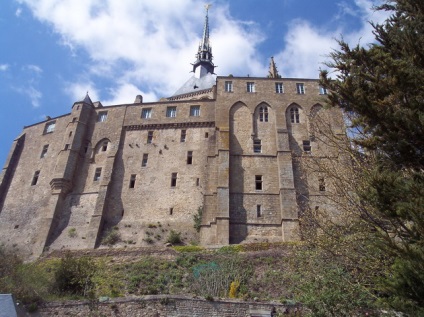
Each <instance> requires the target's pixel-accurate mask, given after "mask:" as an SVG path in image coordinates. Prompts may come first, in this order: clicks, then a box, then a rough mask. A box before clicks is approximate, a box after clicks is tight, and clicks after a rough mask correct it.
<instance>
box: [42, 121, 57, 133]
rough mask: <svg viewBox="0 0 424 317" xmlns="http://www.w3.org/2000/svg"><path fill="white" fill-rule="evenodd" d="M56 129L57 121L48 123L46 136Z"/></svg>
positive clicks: (45, 129)
mask: <svg viewBox="0 0 424 317" xmlns="http://www.w3.org/2000/svg"><path fill="white" fill-rule="evenodd" d="M55 127H56V121H50V122H48V123H46V126H45V127H44V134H46V133H52V132H53V131H54V128H55Z"/></svg>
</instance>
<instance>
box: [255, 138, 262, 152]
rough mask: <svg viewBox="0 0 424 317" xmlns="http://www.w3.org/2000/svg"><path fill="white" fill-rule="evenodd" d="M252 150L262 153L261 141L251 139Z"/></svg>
mask: <svg viewBox="0 0 424 317" xmlns="http://www.w3.org/2000/svg"><path fill="white" fill-rule="evenodd" d="M253 152H254V153H262V142H261V140H253Z"/></svg>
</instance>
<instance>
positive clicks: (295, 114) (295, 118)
mask: <svg viewBox="0 0 424 317" xmlns="http://www.w3.org/2000/svg"><path fill="white" fill-rule="evenodd" d="M290 120H291V123H299V122H300V120H299V108H298V107H293V108H291V109H290Z"/></svg>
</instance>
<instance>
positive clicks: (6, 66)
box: [0, 64, 9, 72]
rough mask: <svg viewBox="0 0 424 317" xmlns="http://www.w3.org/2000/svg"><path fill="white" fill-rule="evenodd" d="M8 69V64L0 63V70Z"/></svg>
mask: <svg viewBox="0 0 424 317" xmlns="http://www.w3.org/2000/svg"><path fill="white" fill-rule="evenodd" d="M8 69H9V65H8V64H0V71H2V72H5V71H6V70H8Z"/></svg>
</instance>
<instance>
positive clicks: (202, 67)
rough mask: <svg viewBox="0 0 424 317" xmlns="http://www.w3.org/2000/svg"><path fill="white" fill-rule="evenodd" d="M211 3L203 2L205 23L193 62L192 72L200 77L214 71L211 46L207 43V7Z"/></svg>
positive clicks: (208, 7)
mask: <svg viewBox="0 0 424 317" xmlns="http://www.w3.org/2000/svg"><path fill="white" fill-rule="evenodd" d="M211 6H212V5H211V4H205V9H206V15H205V24H204V26H203V36H202V41H201V43H200V45H199V50H198V51H197V54H196V62H195V63H194V64H193V72H194V73H195V75H196V76H197V77H198V78H200V77H203V76H204V75H206V74H208V73H211V74H213V73H214V72H213V71H214V68H215V66H214V64H213V63H212V58H213V57H212V47H211V45H210V43H209V17H208V13H209V9H210V7H211Z"/></svg>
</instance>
